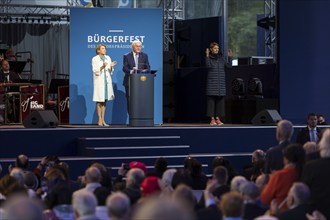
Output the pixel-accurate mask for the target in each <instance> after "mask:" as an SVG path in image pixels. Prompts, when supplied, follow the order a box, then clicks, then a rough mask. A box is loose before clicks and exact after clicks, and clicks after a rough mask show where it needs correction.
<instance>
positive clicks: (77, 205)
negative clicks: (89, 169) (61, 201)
mask: <svg viewBox="0 0 330 220" xmlns="http://www.w3.org/2000/svg"><path fill="white" fill-rule="evenodd" d="M96 206H97V200H96V197H95V195H94V194H93V193H91V192H89V191H86V190H81V191H80V190H78V191H76V192H75V193H74V194H73V196H72V207H73V209H74V210H75V211H76V212H77V213H78V214H79V216H80V217H81V216H85V215H92V214H95V210H96Z"/></svg>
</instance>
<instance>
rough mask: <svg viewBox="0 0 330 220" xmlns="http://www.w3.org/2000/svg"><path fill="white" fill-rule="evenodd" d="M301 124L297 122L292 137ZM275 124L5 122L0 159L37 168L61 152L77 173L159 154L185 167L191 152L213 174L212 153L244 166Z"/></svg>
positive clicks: (0, 129) (270, 137)
mask: <svg viewBox="0 0 330 220" xmlns="http://www.w3.org/2000/svg"><path fill="white" fill-rule="evenodd" d="M302 127H304V126H301V125H297V126H294V129H295V132H294V136H293V138H292V140H295V139H296V134H297V131H298V130H300V128H302ZM275 130H276V126H275V125H273V126H255V125H251V124H244V125H243V124H225V125H222V126H211V125H209V124H207V123H190V124H186V123H185V124H184V123H168V124H163V125H159V126H154V127H128V126H127V125H111V126H110V127H99V126H97V125H59V126H57V127H56V128H35V129H31V128H24V126H23V125H1V126H0V139H1V146H0V155H1V158H0V162H1V164H2V166H3V170H6V167H7V166H8V165H9V164H13V163H14V162H15V157H16V156H17V155H19V154H26V155H27V156H29V157H30V161H31V168H33V167H34V166H36V165H37V164H38V162H39V161H40V160H41V158H42V157H44V156H46V155H57V156H59V158H60V159H61V160H62V161H64V162H66V163H68V165H69V166H70V175H71V177H72V178H76V177H77V176H78V175H82V174H83V173H84V169H85V168H86V167H87V166H88V164H90V163H91V162H92V161H99V162H101V163H104V164H105V165H106V166H107V167H109V168H111V169H112V174H113V175H114V176H115V175H116V174H117V169H118V167H119V166H120V165H121V163H123V162H124V163H128V162H130V161H132V160H137V161H142V162H144V163H146V165H147V167H148V168H149V169H152V167H153V164H154V161H155V160H156V158H158V157H164V158H166V159H167V160H168V163H169V167H174V168H181V167H182V165H183V160H184V158H185V157H187V156H188V155H189V156H192V157H196V158H197V159H198V160H200V161H201V162H202V164H203V171H204V172H205V173H207V174H210V173H211V170H212V168H211V164H212V159H213V158H214V157H215V156H225V157H227V158H228V159H229V160H230V161H231V162H232V163H233V165H234V166H235V168H236V169H237V170H238V171H241V169H242V167H243V166H244V165H246V164H248V163H250V162H251V154H252V152H253V151H254V150H255V149H262V150H267V149H268V148H269V147H270V146H273V145H276V143H277V141H276V138H275ZM3 173H5V172H3Z"/></svg>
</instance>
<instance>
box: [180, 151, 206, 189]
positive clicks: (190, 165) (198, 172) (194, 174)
mask: <svg viewBox="0 0 330 220" xmlns="http://www.w3.org/2000/svg"><path fill="white" fill-rule="evenodd" d="M184 169H185V170H186V171H187V172H188V173H189V175H190V177H191V181H192V182H191V185H189V186H190V187H191V188H192V189H194V190H203V189H205V187H206V182H207V177H206V175H205V174H204V173H203V170H202V164H201V162H200V161H198V160H197V159H195V158H192V157H190V156H189V157H186V158H185V160H184Z"/></svg>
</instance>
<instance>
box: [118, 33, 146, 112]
mask: <svg viewBox="0 0 330 220" xmlns="http://www.w3.org/2000/svg"><path fill="white" fill-rule="evenodd" d="M142 48H143V46H142V42H141V41H140V40H138V39H137V40H134V41H133V42H132V51H131V52H129V53H127V54H125V55H124V57H123V59H124V61H123V71H124V73H125V76H124V81H123V86H124V87H125V91H126V98H127V112H129V94H130V90H129V89H130V88H129V75H130V74H133V73H134V72H135V71H141V70H143V71H146V72H150V65H149V59H148V55H147V54H146V53H143V52H142Z"/></svg>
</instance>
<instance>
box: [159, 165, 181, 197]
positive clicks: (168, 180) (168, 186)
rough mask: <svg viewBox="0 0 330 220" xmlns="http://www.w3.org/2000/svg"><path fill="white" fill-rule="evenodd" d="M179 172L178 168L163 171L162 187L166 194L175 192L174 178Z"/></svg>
mask: <svg viewBox="0 0 330 220" xmlns="http://www.w3.org/2000/svg"><path fill="white" fill-rule="evenodd" d="M176 172H177V170H176V169H168V170H166V171H165V172H164V173H163V176H162V185H163V186H162V187H163V193H164V194H170V193H172V192H173V187H172V179H173V176H174V174H175V173H176Z"/></svg>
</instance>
